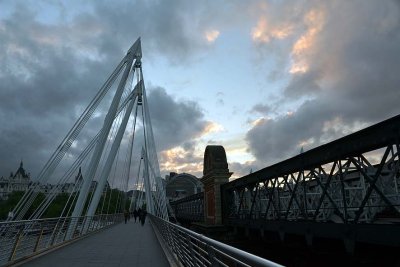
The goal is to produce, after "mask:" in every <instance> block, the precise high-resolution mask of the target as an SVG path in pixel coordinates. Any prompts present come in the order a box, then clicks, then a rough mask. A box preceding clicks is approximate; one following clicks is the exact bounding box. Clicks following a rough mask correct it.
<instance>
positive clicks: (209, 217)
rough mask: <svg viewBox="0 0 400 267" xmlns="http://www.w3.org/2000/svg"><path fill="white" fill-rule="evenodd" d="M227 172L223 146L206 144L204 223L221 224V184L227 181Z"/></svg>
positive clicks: (229, 175) (202, 179)
mask: <svg viewBox="0 0 400 267" xmlns="http://www.w3.org/2000/svg"><path fill="white" fill-rule="evenodd" d="M231 175H232V172H229V169H228V163H227V161H226V154H225V149H224V147H223V146H214V145H213V146H211V145H210V146H207V147H206V150H205V152H204V167H203V178H201V182H202V183H203V184H204V222H205V224H206V225H222V199H221V185H223V184H225V183H228V182H229V177H231Z"/></svg>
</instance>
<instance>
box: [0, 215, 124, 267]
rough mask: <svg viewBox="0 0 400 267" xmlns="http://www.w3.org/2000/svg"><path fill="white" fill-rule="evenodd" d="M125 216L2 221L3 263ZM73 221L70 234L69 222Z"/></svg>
mask: <svg viewBox="0 0 400 267" xmlns="http://www.w3.org/2000/svg"><path fill="white" fill-rule="evenodd" d="M122 220H123V214H98V215H94V216H80V217H58V218H45V219H34V220H19V221H8V222H0V247H1V249H0V266H3V265H10V264H14V263H16V262H19V261H22V260H25V259H28V258H30V257H32V256H35V255H38V254H40V253H43V252H45V251H47V250H50V249H52V248H55V247H57V246H60V245H63V244H65V243H68V242H71V241H73V240H75V239H78V238H80V237H83V236H86V235H88V234H91V233H94V232H96V231H98V230H100V229H103V228H106V227H109V226H111V225H114V224H115V223H118V222H121V221H122ZM70 225H74V226H75V228H74V229H73V230H72V231H73V233H71V234H70V235H68V234H67V233H68V232H69V231H71V230H69V226H70Z"/></svg>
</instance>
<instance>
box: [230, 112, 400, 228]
mask: <svg viewBox="0 0 400 267" xmlns="http://www.w3.org/2000/svg"><path fill="white" fill-rule="evenodd" d="M399 137H400V116H396V117H394V118H392V119H389V120H387V121H384V122H381V123H379V124H376V125H373V126H371V127H369V128H366V129H364V130H361V131H359V132H356V133H354V134H352V135H349V136H346V137H344V138H341V139H338V140H336V141H333V142H331V143H329V144H326V145H324V146H321V147H318V148H315V149H313V150H310V151H308V152H306V153H303V154H301V155H298V156H296V157H293V158H291V159H288V160H285V161H283V162H281V163H278V164H275V165H272V166H270V167H267V168H265V169H262V170H260V171H258V172H254V173H252V174H249V175H247V176H245V177H242V178H240V179H237V180H235V181H232V182H230V183H228V184H225V185H223V186H222V193H223V198H224V199H225V204H224V207H223V208H224V209H225V210H226V211H228V212H226V211H224V212H223V214H224V216H225V218H224V221H232V220H238V221H240V220H248V219H262V220H265V221H268V220H282V219H283V220H288V221H314V222H326V221H332V222H336V223H351V224H355V223H374V222H377V221H379V220H381V219H384V218H383V217H381V214H384V213H388V212H389V214H390V216H392V217H393V218H391V219H393V220H398V219H399V218H400V209H399V207H400V186H399V184H400V178H399V177H400V172H399V169H400V167H399V151H400V150H399V142H398V139H399ZM378 149H381V150H384V153H383V155H382V156H381V157H380V160H379V163H378V164H375V165H374V164H373V163H371V162H370V161H369V160H368V159H367V158H368V157H367V156H366V153H368V152H371V151H373V150H378ZM375 152H377V151H375ZM378 152H379V151H378ZM318 157H320V159H319V160H318ZM227 204H229V207H227V206H226V205H227ZM382 216H383V215H382Z"/></svg>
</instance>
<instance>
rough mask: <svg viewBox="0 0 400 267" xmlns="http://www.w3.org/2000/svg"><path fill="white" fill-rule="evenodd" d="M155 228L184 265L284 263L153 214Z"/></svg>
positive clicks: (271, 264)
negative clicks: (264, 257) (267, 258)
mask: <svg viewBox="0 0 400 267" xmlns="http://www.w3.org/2000/svg"><path fill="white" fill-rule="evenodd" d="M150 219H151V221H152V223H153V225H154V226H155V228H156V231H158V233H159V234H160V235H161V236H162V239H163V241H164V242H165V244H166V245H167V246H168V249H169V250H170V252H172V254H173V255H174V257H175V258H176V259H177V260H178V261H179V262H180V263H181V264H182V265H183V266H213V267H214V266H268V267H277V266H281V265H279V264H277V263H274V262H272V261H268V260H266V259H263V258H260V257H258V256H255V255H253V254H250V253H247V252H245V251H243V250H240V249H237V248H234V247H231V246H229V245H226V244H224V243H221V242H218V241H216V240H214V239H211V238H208V237H205V236H203V235H201V234H198V233H196V232H193V231H191V230H189V229H186V228H184V227H182V226H179V225H176V224H173V223H171V222H168V221H165V220H163V219H161V218H158V217H155V216H152V215H150Z"/></svg>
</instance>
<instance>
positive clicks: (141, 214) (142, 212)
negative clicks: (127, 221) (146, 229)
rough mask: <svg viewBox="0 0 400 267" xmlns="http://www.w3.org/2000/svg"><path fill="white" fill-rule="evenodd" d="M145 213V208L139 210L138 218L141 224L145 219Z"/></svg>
mask: <svg viewBox="0 0 400 267" xmlns="http://www.w3.org/2000/svg"><path fill="white" fill-rule="evenodd" d="M146 215H147V212H146V211H145V210H142V211H141V212H140V215H139V220H140V223H141V224H142V226H143V225H144V223H145V221H146Z"/></svg>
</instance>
